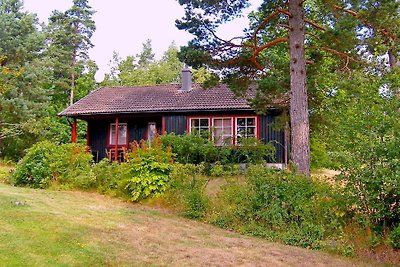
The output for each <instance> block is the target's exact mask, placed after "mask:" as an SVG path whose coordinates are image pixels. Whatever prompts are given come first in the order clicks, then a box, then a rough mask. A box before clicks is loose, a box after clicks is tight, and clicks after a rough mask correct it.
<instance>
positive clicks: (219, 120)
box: [214, 119, 223, 127]
mask: <svg viewBox="0 0 400 267" xmlns="http://www.w3.org/2000/svg"><path fill="white" fill-rule="evenodd" d="M222 126H223V122H222V119H215V120H214V127H222Z"/></svg>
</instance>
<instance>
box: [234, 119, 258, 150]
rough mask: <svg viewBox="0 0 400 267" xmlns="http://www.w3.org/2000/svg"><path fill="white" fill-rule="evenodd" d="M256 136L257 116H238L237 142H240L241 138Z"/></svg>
mask: <svg viewBox="0 0 400 267" xmlns="http://www.w3.org/2000/svg"><path fill="white" fill-rule="evenodd" d="M254 137H256V118H255V117H246V118H236V143H237V144H240V140H242V139H244V138H254Z"/></svg>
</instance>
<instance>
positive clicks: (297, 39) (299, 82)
mask: <svg viewBox="0 0 400 267" xmlns="http://www.w3.org/2000/svg"><path fill="white" fill-rule="evenodd" d="M302 3H303V0H289V13H290V16H289V28H290V32H289V46H290V91H291V97H290V122H291V138H292V146H291V158H292V161H293V163H294V164H295V165H296V167H297V170H298V171H299V172H300V173H302V174H304V175H307V176H309V175H310V127H309V120H308V98H307V88H306V62H305V57H304V10H303V6H302Z"/></svg>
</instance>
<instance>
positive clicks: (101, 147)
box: [88, 120, 111, 160]
mask: <svg viewBox="0 0 400 267" xmlns="http://www.w3.org/2000/svg"><path fill="white" fill-rule="evenodd" d="M110 123H111V121H107V120H90V121H88V130H89V146H90V149H91V150H92V153H94V155H97V156H98V157H97V159H98V160H101V159H103V158H105V157H106V148H107V142H108V129H109V124H110ZM94 160H96V157H95V158H94Z"/></svg>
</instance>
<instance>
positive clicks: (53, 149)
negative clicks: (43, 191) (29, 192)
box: [12, 141, 92, 188]
mask: <svg viewBox="0 0 400 267" xmlns="http://www.w3.org/2000/svg"><path fill="white" fill-rule="evenodd" d="M91 162H92V160H91V155H90V154H88V153H86V152H85V147H83V146H81V145H76V144H64V145H55V144H52V143H50V142H48V141H43V142H39V143H37V144H35V145H33V146H32V147H31V148H29V149H28V150H27V153H26V155H25V157H24V158H23V159H22V160H21V161H20V162H19V163H18V165H17V167H16V169H15V172H14V173H13V176H12V182H13V183H14V184H15V185H19V186H30V187H33V188H47V187H49V186H50V185H52V184H57V183H64V184H70V185H71V186H73V187H76V188H89V187H91V186H92V184H91V177H90V173H91V172H90V165H91Z"/></svg>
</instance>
